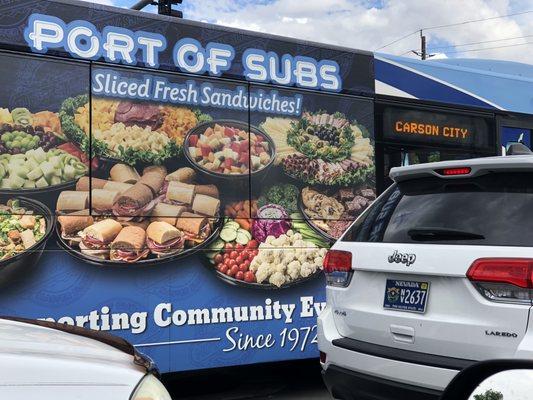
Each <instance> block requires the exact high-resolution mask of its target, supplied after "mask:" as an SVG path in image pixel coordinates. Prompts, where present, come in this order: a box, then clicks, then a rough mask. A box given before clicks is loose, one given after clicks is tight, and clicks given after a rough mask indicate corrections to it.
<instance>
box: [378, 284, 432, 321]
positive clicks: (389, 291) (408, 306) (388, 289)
mask: <svg viewBox="0 0 533 400" xmlns="http://www.w3.org/2000/svg"><path fill="white" fill-rule="evenodd" d="M428 296H429V282H417V281H401V280H397V279H387V284H386V286H385V299H384V300H383V308H388V309H391V310H398V311H410V312H418V313H424V312H426V304H427V301H428Z"/></svg>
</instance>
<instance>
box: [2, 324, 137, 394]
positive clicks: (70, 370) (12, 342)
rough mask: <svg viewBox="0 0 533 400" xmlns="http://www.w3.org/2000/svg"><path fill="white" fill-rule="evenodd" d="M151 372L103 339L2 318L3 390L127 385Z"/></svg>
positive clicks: (131, 384)
mask: <svg viewBox="0 0 533 400" xmlns="http://www.w3.org/2000/svg"><path fill="white" fill-rule="evenodd" d="M145 373H146V369H145V368H143V367H141V366H138V365H136V364H134V362H133V356H132V355H130V354H127V353H125V352H122V351H120V350H118V349H116V348H114V347H112V346H109V345H107V344H105V343H102V342H99V341H97V340H94V339H91V338H87V337H83V336H79V335H74V334H70V333H66V332H62V331H59V330H55V329H50V328H45V327H41V326H36V325H31V324H27V323H21V322H16V321H9V320H4V319H0V386H4V387H5V386H10V385H28V384H37V385H49V384H54V385H87V384H90V385H91V386H93V385H104V386H107V385H112V386H114V385H126V386H128V387H130V386H131V387H132V388H133V387H134V386H135V385H136V384H137V383H138V381H139V380H140V379H141V378H142V376H143V375H144V374H145Z"/></svg>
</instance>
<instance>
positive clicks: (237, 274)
mask: <svg viewBox="0 0 533 400" xmlns="http://www.w3.org/2000/svg"><path fill="white" fill-rule="evenodd" d="M235 278H236V279H238V280H240V281H243V280H244V272H242V271H239V272H237V273H236V274H235Z"/></svg>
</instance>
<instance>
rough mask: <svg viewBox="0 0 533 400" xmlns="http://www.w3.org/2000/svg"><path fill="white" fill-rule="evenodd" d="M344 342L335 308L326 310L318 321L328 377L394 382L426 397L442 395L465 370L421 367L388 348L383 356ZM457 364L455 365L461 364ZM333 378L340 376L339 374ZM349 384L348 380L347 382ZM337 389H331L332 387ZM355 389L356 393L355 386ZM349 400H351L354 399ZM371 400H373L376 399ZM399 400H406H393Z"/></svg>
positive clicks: (438, 365) (447, 366)
mask: <svg viewBox="0 0 533 400" xmlns="http://www.w3.org/2000/svg"><path fill="white" fill-rule="evenodd" d="M341 339H343V337H342V336H341V335H340V334H339V332H338V331H337V328H336V327H335V323H334V320H333V315H332V311H331V308H329V307H326V308H325V309H324V310H323V311H322V313H321V314H320V316H319V318H318V348H319V350H320V351H322V352H324V353H326V362H325V363H324V364H322V368H323V369H324V371H325V372H324V373H325V374H326V375H327V374H328V370H329V369H330V368H332V371H337V372H338V370H337V369H339V368H340V369H341V370H345V371H348V372H349V373H353V374H355V375H362V376H366V377H370V378H373V379H375V380H378V381H379V382H391V383H392V384H393V386H394V384H397V385H401V386H405V387H407V388H411V389H416V390H414V392H415V393H416V392H417V391H418V392H420V391H421V392H422V393H426V392H427V390H429V391H430V392H429V393H433V394H434V393H439V392H442V391H443V390H444V388H446V386H447V385H448V383H450V381H451V380H452V379H453V377H454V376H455V375H456V374H457V373H458V372H459V370H460V369H462V368H461V367H463V366H461V367H459V366H456V367H458V368H450V367H452V365H451V364H452V363H444V362H439V363H434V362H428V363H425V364H424V363H420V360H414V359H412V358H411V359H409V358H408V357H405V354H400V353H398V354H396V355H394V354H392V353H394V351H393V350H394V349H390V348H388V351H387V354H380V352H379V351H378V350H380V349H377V348H371V349H363V348H352V347H353V346H348V345H347V344H346V343H343V342H344V341H342V340H341ZM353 344H354V343H353V342H351V343H350V345H353ZM339 345H340V346H339ZM348 347H350V348H348ZM379 347H381V346H379ZM453 361H454V363H455V361H457V360H453ZM333 375H337V373H334V374H333ZM332 379H333V378H332ZM349 380H350V379H347V381H349ZM333 386H334V385H331V387H333ZM337 387H338V385H337ZM368 387H369V386H368V385H367V388H368ZM344 389H346V387H345V388H344ZM352 389H354V387H353V386H352ZM377 389H379V388H377ZM345 398H347V399H351V398H354V397H345ZM369 398H370V399H372V397H369ZM399 398H404V397H398V396H393V397H391V399H399ZM406 398H409V397H406ZM413 398H415V397H413ZM422 398H424V397H422ZM355 399H357V398H355ZM363 399H364V397H363ZM373 399H376V400H377V399H379V400H385V399H388V397H374V398H373Z"/></svg>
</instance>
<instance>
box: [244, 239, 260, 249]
mask: <svg viewBox="0 0 533 400" xmlns="http://www.w3.org/2000/svg"><path fill="white" fill-rule="evenodd" d="M258 245H259V244H258V243H257V240H255V239H252V240H250V241H249V242H248V244H247V245H246V247H248V248H249V249H257V246H258Z"/></svg>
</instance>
